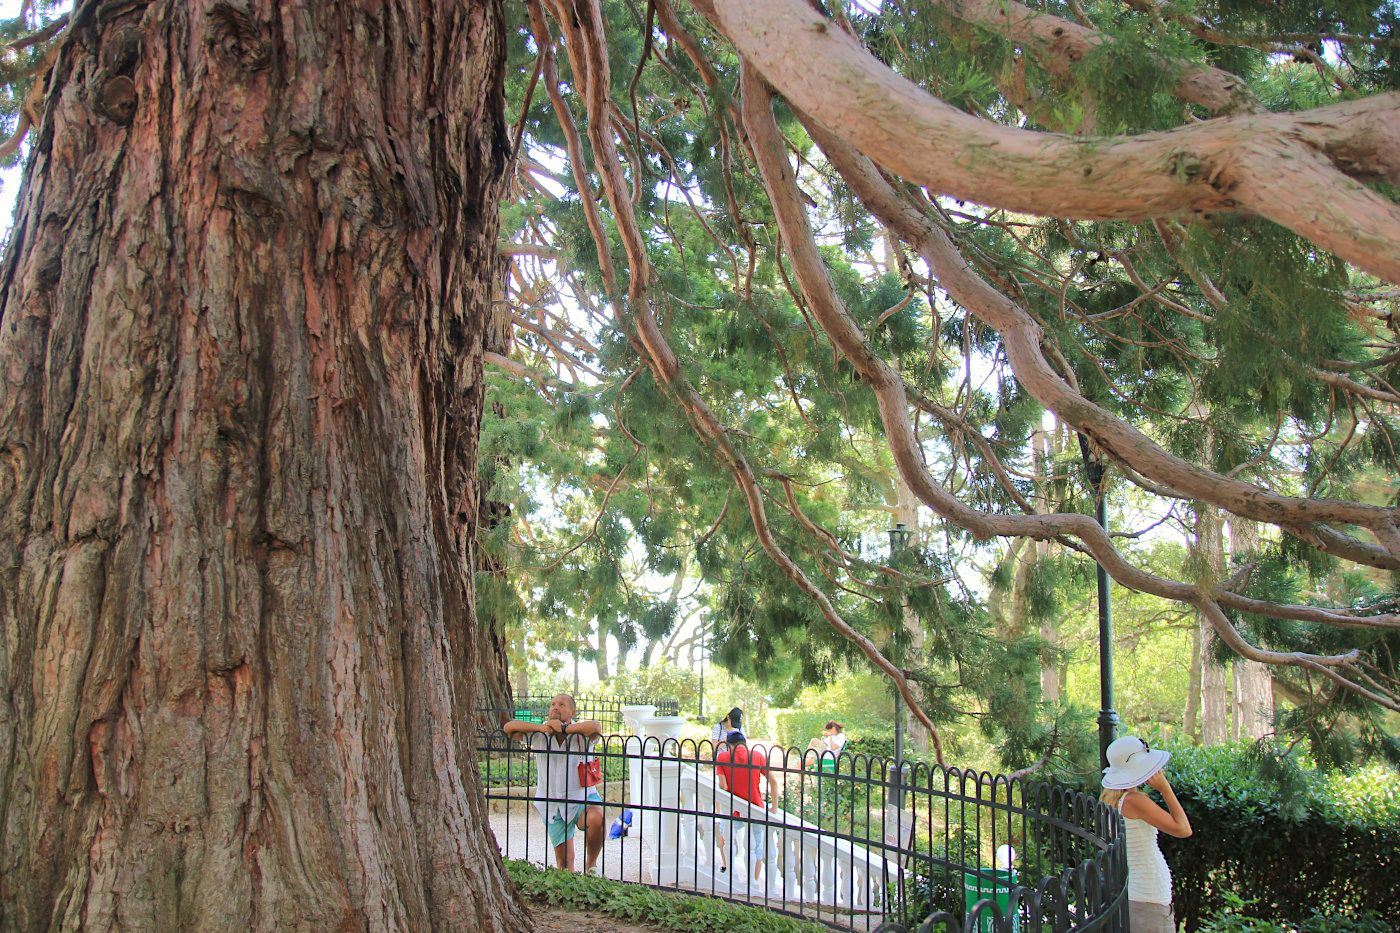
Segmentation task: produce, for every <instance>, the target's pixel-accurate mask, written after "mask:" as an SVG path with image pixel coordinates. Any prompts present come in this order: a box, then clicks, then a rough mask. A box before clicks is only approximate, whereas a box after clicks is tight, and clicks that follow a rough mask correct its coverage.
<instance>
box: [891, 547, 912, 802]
mask: <svg viewBox="0 0 1400 933" xmlns="http://www.w3.org/2000/svg"><path fill="white" fill-rule="evenodd" d="M887 534H889V536H890V563H894V561H895V558H896V557H897V556H898V555H899V554H900V553H901V552H902V551H903V550H904V549H905V548H906V547H908V546H909V538H910V537H912V536H913V532H912V531H910V530H909V529H908V528H905V527H904V522H895V523H894V527H893V528H891V529H889V531H888V532H887ZM896 624H897V625H903V624H904V595H903V593H901V594H900V597H899V618H898V620H897V623H896ZM898 637H899V632H898V629H897V628H896V629H892V630H891V632H890V644H889V647H890V648H892V649H893V648H894V647H895V646H896V645H898V643H899V642H898ZM890 653H891V654H893V653H894V652H893V651H891V652H890ZM890 660H891V661H892V662H893V661H895V659H894V658H890ZM893 686H894V773H895V784H894V805H895V806H896V807H903V806H904V694H902V693H900V692H899V685H898V684H893Z"/></svg>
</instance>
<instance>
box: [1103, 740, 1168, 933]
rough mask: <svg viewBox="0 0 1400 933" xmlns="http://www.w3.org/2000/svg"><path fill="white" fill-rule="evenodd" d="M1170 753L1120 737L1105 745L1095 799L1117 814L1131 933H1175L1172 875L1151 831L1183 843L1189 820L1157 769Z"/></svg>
mask: <svg viewBox="0 0 1400 933" xmlns="http://www.w3.org/2000/svg"><path fill="white" fill-rule="evenodd" d="M1170 757H1171V752H1166V751H1162V750H1161V749H1152V748H1148V747H1147V743H1146V742H1144V741H1143V740H1142V739H1139V738H1137V737H1136V736H1131V735H1125V736H1123V737H1122V738H1121V739H1117V740H1115V741H1114V742H1113V744H1111V745H1109V746H1108V767H1107V768H1104V769H1103V793H1102V794H1100V795H1099V799H1100V800H1102V801H1103V802H1104V803H1106V804H1108V805H1109V806H1110V807H1114V808H1116V809H1117V810H1118V812H1120V813H1122V814H1123V825H1124V826H1125V827H1126V829H1127V833H1126V836H1127V846H1128V926H1129V928H1130V929H1131V930H1132V931H1133V933H1176V920H1175V918H1174V917H1173V916H1172V873H1171V870H1170V869H1169V868H1167V860H1166V859H1165V858H1163V857H1162V850H1161V849H1159V848H1158V847H1157V831H1158V830H1161V831H1162V832H1164V833H1166V834H1167V835H1169V836H1176V837H1177V838H1178V839H1185V838H1186V837H1187V836H1189V835H1191V821H1190V820H1189V819H1188V818H1187V817H1186V811H1184V810H1182V809H1181V804H1180V803H1179V802H1178V801H1177V799H1176V793H1175V792H1173V791H1172V786H1171V783H1170V782H1168V781H1167V773H1166V771H1164V770H1162V769H1163V768H1164V767H1165V766H1166V764H1167V759H1168V758H1170ZM1143 784H1146V785H1147V786H1149V787H1151V788H1153V789H1154V790H1156V791H1157V792H1158V793H1160V794H1161V795H1162V799H1163V800H1164V801H1165V802H1166V804H1167V809H1165V810H1163V809H1162V808H1161V807H1159V806H1157V804H1156V803H1154V802H1153V800H1152V798H1151V797H1149V796H1147V795H1146V794H1144V793H1143V792H1142V791H1140V790H1137V788H1139V787H1141V786H1142V785H1143Z"/></svg>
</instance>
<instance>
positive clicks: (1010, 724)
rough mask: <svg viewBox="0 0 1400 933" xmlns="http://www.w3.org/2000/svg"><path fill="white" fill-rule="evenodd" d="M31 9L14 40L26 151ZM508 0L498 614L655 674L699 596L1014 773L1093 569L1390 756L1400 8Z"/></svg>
mask: <svg viewBox="0 0 1400 933" xmlns="http://www.w3.org/2000/svg"><path fill="white" fill-rule="evenodd" d="M43 12H44V11H43V10H39V11H37V12H34V13H28V14H26V18H25V20H24V21H23V23H18V22H17V23H10V24H7V26H6V29H8V30H9V31H8V32H7V33H6V36H7V37H8V41H11V42H12V43H15V44H14V45H12V49H13V50H14V51H13V52H12V54H11V55H10V56H9V57H8V58H7V59H6V60H5V63H4V67H5V69H7V70H6V72H5V76H6V78H7V80H8V81H9V82H10V87H11V91H10V98H9V101H10V103H9V107H10V110H9V112H8V119H9V120H10V121H11V124H12V125H11V129H12V130H14V131H15V133H16V139H15V140H12V143H11V144H10V151H12V152H13V151H15V147H16V146H17V145H18V138H19V137H22V136H23V134H24V132H25V131H26V130H27V129H28V128H29V125H30V123H31V122H32V120H31V118H30V117H29V116H27V115H26V114H27V113H28V112H29V111H30V110H33V108H32V107H30V108H26V107H25V106H23V104H24V102H25V101H26V100H28V101H30V102H31V103H32V102H35V101H41V100H42V93H43V91H42V86H43V64H44V62H45V58H44V56H45V54H47V53H46V50H49V49H55V48H58V47H59V45H61V43H62V42H63V41H64V39H65V25H64V20H63V19H61V18H59V19H54V18H52V13H50V14H48V17H47V18H46V17H45V16H43V15H40V14H42V13H43ZM508 15H511V16H513V17H515V19H516V22H515V24H514V29H513V32H512V34H511V39H510V42H509V45H508V48H507V49H506V50H505V55H506V56H507V67H508V72H507V73H508V79H507V80H508V84H507V93H506V101H505V113H504V115H503V118H504V120H505V122H506V124H507V125H508V127H509V135H510V139H511V142H512V145H513V147H514V149H513V189H512V197H511V198H510V199H509V203H507V204H506V205H505V207H504V215H503V220H502V231H503V236H504V238H505V241H504V242H503V243H502V244H501V249H502V253H503V261H502V275H501V282H500V287H499V292H498V295H497V301H496V308H497V320H496V322H495V325H496V326H495V333H494V335H493V336H494V342H493V343H491V344H490V345H488V347H487V353H486V362H485V365H486V369H487V372H488V375H489V385H490V392H491V396H490V398H489V399H488V401H487V419H486V423H485V424H484V425H483V428H482V431H483V434H482V469H483V471H484V472H485V474H486V479H487V480H488V483H489V488H490V493H489V496H490V497H491V498H492V499H494V500H496V501H498V502H501V503H505V504H507V505H508V506H509V509H508V514H506V515H504V516H503V517H502V519H501V521H500V522H499V523H498V524H497V525H496V526H495V527H494V528H491V529H489V530H483V532H482V537H481V542H480V544H481V547H482V548H483V549H484V550H485V551H487V552H489V553H492V554H494V555H496V556H497V558H499V560H500V562H501V564H502V565H503V566H504V568H505V569H504V571H503V572H501V573H483V574H482V579H481V580H480V581H479V590H478V592H479V596H480V600H481V606H482V610H481V611H482V615H483V617H494V618H495V619H496V620H497V621H498V623H499V624H500V625H502V626H503V627H504V628H505V629H507V630H512V629H514V628H517V627H519V626H521V625H525V624H528V625H529V627H530V641H531V648H532V650H546V649H552V650H564V651H568V650H574V651H577V650H579V648H580V646H582V648H583V650H584V652H585V655H586V656H588V657H593V656H594V655H595V654H596V653H597V652H598V651H599V650H605V649H604V648H603V646H604V644H605V639H606V638H607V637H608V636H612V637H613V638H614V639H616V641H617V643H618V644H620V645H621V646H623V648H624V649H626V648H629V647H632V646H637V647H639V648H641V647H646V646H650V647H648V648H647V657H650V656H651V651H652V650H653V649H654V648H655V647H656V645H657V644H658V643H660V642H662V641H664V640H666V639H668V638H674V637H675V635H676V633H677V632H678V631H679V630H680V628H679V627H681V626H682V625H684V624H694V623H693V621H692V622H690V623H687V619H688V617H690V616H693V615H698V616H699V617H701V619H702V620H703V621H702V629H703V633H704V634H703V637H704V639H705V640H706V643H707V644H708V645H709V647H710V648H711V650H712V651H713V654H714V656H715V657H716V659H717V660H719V661H721V662H722V663H723V664H724V665H725V666H726V667H728V668H729V669H730V670H732V671H735V672H737V673H750V674H754V675H759V676H762V677H765V678H768V679H769V680H771V681H772V682H773V683H774V684H777V685H779V687H780V688H783V689H786V690H787V691H788V692H791V690H792V689H795V686H796V685H798V684H800V683H803V682H811V681H816V680H821V679H823V678H829V677H832V676H835V675H836V674H838V673H839V672H840V671H842V670H846V669H849V667H850V666H851V665H853V664H855V665H862V664H868V665H871V666H873V668H874V669H876V670H879V671H881V672H883V673H885V674H886V675H888V676H889V677H891V678H892V679H893V680H894V681H895V682H896V683H897V684H898V686H899V688H900V690H901V692H902V693H903V694H904V695H905V699H906V700H907V701H908V702H909V703H910V704H911V705H913V706H915V707H918V708H919V709H920V710H921V712H920V713H919V716H920V719H921V721H923V722H924V724H925V726H926V727H928V728H929V729H935V728H936V727H938V726H939V725H940V724H943V723H947V722H950V721H953V720H955V719H956V718H957V717H959V716H963V715H966V714H968V712H969V711H970V710H975V711H976V712H977V714H978V715H981V716H984V717H985V718H986V719H987V723H988V724H987V726H986V729H987V731H988V734H991V735H995V736H996V737H998V738H999V739H1000V740H1001V741H1003V742H1004V743H1005V745H1006V748H1008V749H1014V750H1015V751H1014V754H1011V758H1013V759H1015V760H1018V761H1029V760H1033V759H1034V758H1035V757H1036V756H1037V755H1039V754H1041V753H1042V752H1044V751H1045V750H1046V749H1047V748H1048V747H1049V745H1051V744H1053V742H1054V741H1055V739H1054V738H1053V736H1054V735H1055V734H1056V730H1057V729H1060V728H1061V727H1064V728H1068V724H1064V723H1056V721H1055V720H1056V717H1057V716H1059V715H1061V714H1060V713H1059V712H1057V711H1055V710H1053V709H1051V708H1049V707H1048V706H1047V705H1045V704H1044V701H1043V698H1042V696H1041V685H1040V682H1039V680H1038V678H1039V672H1040V670H1041V668H1042V666H1043V665H1045V664H1046V663H1049V662H1048V661H1047V659H1048V658H1050V656H1051V654H1053V651H1054V650H1055V649H1054V646H1049V645H1046V644H1045V643H1043V641H1042V640H1041V638H1040V622H1041V620H1043V619H1048V618H1052V617H1061V616H1063V615H1064V614H1065V613H1068V612H1071V611H1073V612H1080V613H1083V612H1088V613H1090V614H1092V611H1093V610H1092V603H1088V604H1087V605H1086V603H1085V594H1088V593H1090V592H1091V591H1092V587H1093V579H1092V576H1093V574H1092V570H1093V566H1094V562H1098V563H1100V564H1102V565H1103V566H1104V567H1106V568H1107V570H1108V573H1109V574H1110V575H1111V576H1112V578H1113V580H1114V581H1115V584H1116V585H1117V587H1120V588H1126V591H1130V592H1131V594H1132V597H1131V598H1134V599H1136V598H1139V597H1143V598H1149V597H1150V598H1152V599H1153V600H1155V601H1157V602H1156V603H1155V604H1156V605H1163V606H1170V607H1173V609H1174V610H1175V611H1177V612H1178V613H1179V612H1180V611H1182V610H1186V611H1189V612H1190V613H1193V614H1195V615H1196V616H1197V617H1199V618H1200V619H1203V620H1204V621H1205V623H1206V624H1207V625H1208V626H1209V628H1210V629H1211V630H1212V631H1213V632H1214V635H1215V637H1216V639H1217V644H1218V646H1219V651H1221V652H1223V653H1224V654H1226V655H1228V656H1230V657H1233V658H1243V659H1248V660H1252V661H1257V662H1262V663H1264V664H1267V665H1270V666H1271V667H1272V668H1273V669H1274V673H1275V676H1276V677H1278V678H1280V679H1281V680H1282V682H1283V683H1284V684H1285V685H1286V688H1287V689H1288V690H1290V691H1293V692H1294V693H1293V695H1294V696H1295V699H1296V700H1297V705H1298V708H1299V709H1300V710H1306V711H1308V712H1306V713H1299V714H1297V715H1296V716H1295V719H1296V722H1295V723H1294V724H1301V723H1315V722H1316V721H1317V716H1316V715H1314V714H1315V713H1316V711H1317V710H1319V709H1326V710H1328V711H1330V712H1329V715H1340V714H1342V713H1345V714H1346V715H1350V716H1354V717H1360V718H1361V719H1362V720H1364V722H1365V723H1366V727H1365V730H1363V731H1365V733H1366V735H1368V736H1372V737H1373V738H1374V741H1375V742H1376V743H1379V744H1380V745H1381V746H1384V744H1385V743H1386V742H1391V744H1392V745H1393V744H1394V743H1393V741H1391V740H1390V739H1389V738H1388V734H1389V731H1393V728H1392V729H1389V730H1388V729H1387V728H1385V724H1386V722H1387V721H1389V722H1390V723H1392V726H1393V722H1394V720H1393V719H1390V720H1387V718H1386V717H1387V716H1389V715H1390V714H1391V713H1393V712H1394V711H1400V669H1397V657H1398V656H1400V601H1397V596H1396V590H1397V582H1400V479H1398V477H1400V453H1397V451H1400V203H1397V201H1400V31H1397V23H1400V12H1397V8H1396V6H1395V5H1394V3H1393V2H1391V0H1322V2H1320V3H1314V4H1302V3H1298V2H1295V0H1281V2H1264V0H1195V2H1190V3H1157V2H1155V0H1063V2H1061V0H1046V2H1028V3H1024V4H1023V3H1019V2H1015V0H892V2H882V3H876V2H874V0H864V2H851V0H826V2H808V0H763V2H753V0H691V2H689V3H675V2H673V0H573V2H570V0H529V2H524V3H518V4H509V5H508ZM25 37H30V38H25ZM23 43H28V44H23ZM36 81H37V83H36ZM27 82H28V83H27ZM31 88H33V89H34V90H31ZM36 112H37V111H36ZM445 118H448V119H450V117H445ZM385 183H386V184H392V183H393V181H392V179H390V180H387V181H386V182H385ZM464 183H466V182H464ZM1047 432H1049V433H1050V434H1054V435H1056V436H1057V437H1059V438H1060V439H1059V440H1058V441H1054V442H1050V441H1044V440H1043V439H1044V437H1046V436H1047ZM1057 432H1058V433H1057ZM1066 439H1068V440H1066ZM1081 441H1082V443H1081ZM1100 468H1101V469H1102V471H1103V476H1104V481H1103V485H1102V490H1103V493H1104V494H1105V495H1106V496H1107V497H1108V500H1109V502H1110V509H1111V511H1112V513H1113V516H1114V520H1113V522H1112V523H1111V526H1112V527H1111V528H1110V529H1109V530H1108V531H1107V532H1106V531H1105V529H1104V528H1102V527H1101V526H1100V525H1099V524H1098V523H1097V522H1096V521H1095V519H1094V517H1093V514H1094V502H1095V489H1094V488H1093V485H1092V484H1091V483H1090V481H1089V475H1090V472H1091V471H1092V470H1098V469H1100ZM916 515H917V516H920V517H919V518H918V525H919V526H920V533H919V536H918V537H917V539H916V540H915V541H914V542H913V543H912V544H911V546H910V547H908V548H906V549H903V550H899V551H898V552H897V553H894V554H893V555H891V553H890V551H891V549H890V547H889V544H888V542H887V541H886V539H885V530H886V529H888V528H889V527H890V525H891V524H892V523H893V522H895V521H906V520H908V519H909V518H910V517H912V516H916ZM911 524H912V522H911ZM1224 527H1228V529H1229V535H1228V537H1229V540H1230V541H1231V542H1232V543H1231V544H1229V545H1219V546H1215V545H1211V544H1210V542H1209V541H1208V540H1207V537H1208V536H1207V535H1206V533H1205V531H1203V529H1207V528H1214V529H1216V533H1215V534H1216V537H1217V538H1221V539H1222V540H1223V536H1224V532H1222V531H1220V529H1221V528H1224ZM1246 539H1247V540H1248V542H1249V543H1248V545H1245V544H1243V543H1241V542H1243V541H1245V540H1246ZM1154 541H1155V542H1157V543H1156V544H1155V545H1154ZM1036 543H1040V544H1041V545H1043V547H1041V549H1040V550H1035V546H1036ZM1183 544H1184V546H1183ZM1032 553H1035V554H1036V555H1038V556H1037V557H1036V558H1035V560H1036V565H1035V566H1034V567H1028V565H1026V566H1025V567H1023V564H1024V561H1025V560H1027V559H1029V555H1031V554H1032ZM1027 567H1028V569H1027ZM1018 568H1022V569H1019V570H1018ZM1013 589H1014V590H1015V592H1016V593H1017V594H1019V595H1018V597H1017V598H1016V599H1015V600H1012V599H1011V598H1010V597H1007V598H1006V599H1005V600H1002V598H1001V597H1002V594H1003V593H1010V592H1011V591H1012V590H1013ZM1119 592H1124V591H1123V590H1121V589H1120V590H1119ZM1089 598H1091V597H1089ZM1003 603H1004V606H1003ZM1013 603H1015V605H1014V606H1013ZM901 607H907V609H908V611H910V612H911V613H912V614H913V617H914V618H917V620H918V622H919V624H918V625H917V626H915V627H913V628H911V627H910V626H909V625H906V624H904V621H903V619H902V609H901ZM999 607H1001V608H999ZM916 642H917V644H916ZM783 689H780V690H779V692H780V693H782V692H783ZM1386 711H1390V713H1387V712H1386ZM1065 715H1069V714H1065Z"/></svg>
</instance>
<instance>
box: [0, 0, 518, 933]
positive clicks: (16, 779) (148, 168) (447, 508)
mask: <svg viewBox="0 0 1400 933" xmlns="http://www.w3.org/2000/svg"><path fill="white" fill-rule="evenodd" d="M501 18H502V17H501V10H500V5H499V3H473V4H459V3H456V2H447V0H438V2H435V0H397V2H384V0H341V2H339V3H334V4H287V5H283V4H271V3H249V4H247V5H238V6H234V5H231V4H229V3H224V2H213V0H179V2H174V0H159V2H149V3H142V2H135V0H128V2H105V3H99V2H86V0H79V2H78V3H77V4H76V5H75V8H74V10H73V12H72V18H71V25H70V35H69V39H68V41H67V42H66V44H65V47H64V48H63V50H62V52H61V53H60V54H59V56H58V58H57V64H56V66H55V70H54V73H53V75H52V77H51V79H50V85H49V92H48V106H47V110H46V113H45V116H44V119H43V122H42V124H41V126H40V127H39V128H38V131H37V132H36V134H35V135H34V136H32V137H31V140H32V143H33V154H32V162H31V164H30V166H29V170H28V173H27V181H26V184H25V187H24V189H23V191H22V194H21V202H20V207H19V210H18V213H17V216H16V221H15V229H14V232H13V234H12V241H11V244H10V250H9V254H8V256H7V257H6V259H5V263H4V267H3V271H2V274H3V280H0V288H3V291H0V378H2V379H3V380H4V391H3V392H0V451H3V453H2V454H0V463H3V468H0V622H3V633H4V639H3V641H0V928H4V929H6V930H23V931H29V930H34V931H38V930H43V931H59V930H77V929H84V930H90V931H100V930H143V931H164V930H170V931H175V930H180V931H190V930H194V931H206V930H229V931H235V930H237V931H245V930H267V931H284V930H366V931H370V930H374V931H378V930H386V931H387V930H414V931H420V930H434V931H436V930H481V931H497V930H501V931H503V930H507V929H510V930H521V929H525V928H527V927H528V920H527V919H526V917H525V916H524V915H523V913H522V911H521V910H520V908H518V907H517V906H516V905H515V904H514V902H513V900H512V899H511V898H510V896H509V884H508V881H507V879H506V878H505V876H504V874H503V872H502V869H501V864H500V860H499V858H498V856H497V851H496V847H495V845H494V843H493V840H492V838H491V836H490V833H489V832H488V831H487V829H486V814H485V812H484V808H483V803H482V800H481V797H480V794H479V793H478V776H477V773H476V765H475V761H474V756H473V754H472V750H471V741H470V731H469V729H468V720H467V716H466V710H467V708H468V707H469V705H470V701H471V698H472V697H474V696H475V691H476V683H475V674H474V669H475V666H476V661H477V655H478V653H479V647H480V646H479V642H478V640H477V634H478V629H477V624H476V619H475V617H474V614H473V608H472V591H471V577H470V574H469V573H468V570H469V568H470V567H471V566H472V560H473V558H472V550H473V547H474V544H473V532H474V525H475V522H476V521H477V516H478V506H477V491H476V487H475V482H474V477H475V455H476V439H477V431H478V427H479V422H480V416H481V392H480V387H481V352H482V340H483V334H484V331H485V321H486V315H487V311H488V307H489V302H490V297H491V282H492V279H493V276H494V270H495V268H496V264H497V262H498V260H497V256H496V246H495V242H496V234H497V210H496V199H497V190H498V184H499V178H500V175H501V172H502V169H503V167H504V157H505V151H506V146H505V136H504V126H503V124H502V110H503V96H502V93H503V92H502V86H501V81H502V62H503V41H504V40H503V36H502V22H501Z"/></svg>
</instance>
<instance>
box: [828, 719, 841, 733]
mask: <svg viewBox="0 0 1400 933" xmlns="http://www.w3.org/2000/svg"><path fill="white" fill-rule="evenodd" d="M826 727H827V728H828V729H835V730H836V731H837V732H840V731H841V724H840V723H839V722H837V721H836V720H834V719H833V720H832V721H831V722H829V723H827V724H826Z"/></svg>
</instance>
